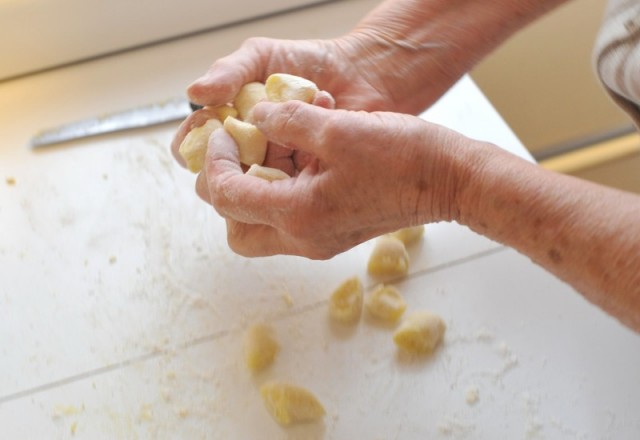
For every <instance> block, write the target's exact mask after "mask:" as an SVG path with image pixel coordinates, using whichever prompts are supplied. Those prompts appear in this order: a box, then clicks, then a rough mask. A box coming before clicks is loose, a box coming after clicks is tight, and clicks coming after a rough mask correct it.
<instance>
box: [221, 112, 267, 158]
mask: <svg viewBox="0 0 640 440" xmlns="http://www.w3.org/2000/svg"><path fill="white" fill-rule="evenodd" d="M224 129H225V130H226V131H227V133H229V134H230V135H231V137H232V138H233V140H234V141H236V145H238V154H239V156H240V162H241V163H243V164H245V165H253V164H254V163H255V164H258V165H262V162H264V158H265V156H266V154H267V138H266V137H265V135H264V134H262V132H261V131H260V130H258V127H256V126H255V125H253V124H250V123H248V122H244V121H241V120H239V119H236V118H233V117H231V116H229V117H228V118H227V119H225V120H224Z"/></svg>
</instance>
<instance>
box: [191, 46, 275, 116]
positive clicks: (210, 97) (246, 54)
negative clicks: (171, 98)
mask: <svg viewBox="0 0 640 440" xmlns="http://www.w3.org/2000/svg"><path fill="white" fill-rule="evenodd" d="M270 47H271V43H270V40H269V39H266V38H260V39H255V38H254V39H249V40H247V41H246V42H245V43H244V44H243V45H242V46H241V47H240V49H238V50H237V51H235V52H233V53H232V54H230V55H227V56H226V57H223V58H220V59H218V60H217V61H216V62H214V63H213V65H212V66H211V67H210V68H209V71H208V72H207V73H206V74H204V75H203V76H202V77H200V78H198V79H197V80H195V81H194V82H193V83H192V84H191V85H190V86H189V87H188V89H187V94H188V95H189V99H190V100H191V102H193V103H195V104H200V105H210V106H217V105H222V104H226V103H228V102H231V101H232V100H233V98H234V97H235V96H236V94H237V93H238V91H239V90H240V88H241V87H242V86H243V85H244V84H246V83H249V82H251V81H263V80H264V76H265V75H264V68H263V66H264V65H266V55H265V54H266V53H268V52H269V48H270Z"/></svg>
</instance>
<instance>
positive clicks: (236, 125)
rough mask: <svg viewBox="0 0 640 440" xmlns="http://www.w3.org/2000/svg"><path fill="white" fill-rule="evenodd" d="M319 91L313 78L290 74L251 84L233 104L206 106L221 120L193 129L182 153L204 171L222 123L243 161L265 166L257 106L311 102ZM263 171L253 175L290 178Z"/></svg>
mask: <svg viewBox="0 0 640 440" xmlns="http://www.w3.org/2000/svg"><path fill="white" fill-rule="evenodd" d="M318 91H319V89H318V86H316V84H315V83H313V82H312V81H309V80H308V79H305V78H301V77H299V76H295V75H289V74H286V73H274V74H272V75H270V76H269V77H268V78H267V80H266V82H265V84H262V83H260V82H250V83H247V84H245V85H244V86H242V88H241V89H240V91H239V92H238V94H237V95H236V97H235V98H234V101H233V105H229V104H227V105H222V106H219V107H215V108H214V109H210V108H208V107H205V108H206V109H209V110H214V113H215V117H216V118H217V119H210V120H209V121H207V122H206V123H205V124H204V125H203V126H201V127H196V128H193V129H192V130H191V131H190V132H189V133H188V134H187V136H185V138H184V140H183V141H182V144H181V145H180V148H179V149H178V152H179V153H180V155H181V156H182V158H183V159H184V160H185V162H186V163H187V168H188V169H189V170H190V171H192V172H194V173H198V172H200V171H201V170H202V168H203V166H204V158H205V155H206V151H207V147H208V142H209V137H210V136H211V133H212V132H213V131H214V130H215V129H217V128H220V124H221V123H222V124H223V126H224V129H225V130H226V131H227V132H228V133H229V134H230V135H231V137H232V138H233V140H234V141H235V142H236V144H237V146H238V153H239V156H240V162H241V163H242V164H244V165H247V166H251V165H262V163H263V162H264V159H265V156H266V152H267V138H266V137H265V136H264V135H263V134H262V132H260V130H259V129H258V127H256V126H255V125H253V124H252V123H251V111H252V110H253V107H254V106H255V105H256V104H257V103H259V102H261V101H265V100H269V101H274V102H284V101H290V100H299V101H304V102H307V103H311V102H313V99H314V97H315V94H316V93H317V92H318ZM212 121H215V122H212ZM261 171H262V170H258V171H256V170H255V169H254V171H253V172H252V174H251V175H253V176H257V177H261V178H266V179H267V180H271V181H272V180H279V179H284V178H288V177H289V176H288V175H286V173H282V174H278V173H275V172H272V171H268V172H266V173H263V172H261ZM285 176H286V177H285Z"/></svg>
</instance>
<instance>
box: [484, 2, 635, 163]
mask: <svg viewBox="0 0 640 440" xmlns="http://www.w3.org/2000/svg"><path fill="white" fill-rule="evenodd" d="M605 4H606V0H573V1H572V2H569V3H568V4H566V5H564V6H562V7H561V8H560V9H557V10H555V11H554V12H552V13H551V14H549V15H548V16H546V17H544V18H543V19H541V20H539V21H538V22H536V23H534V24H532V25H530V26H529V27H528V28H526V29H525V30H523V31H521V32H520V33H519V34H517V35H516V36H515V37H513V38H512V39H511V40H510V41H508V42H507V43H506V44H505V45H504V46H502V47H501V48H500V49H498V51H497V52H495V53H494V54H492V55H491V56H490V57H489V58H487V59H486V60H485V61H483V62H482V63H481V64H480V65H478V66H477V68H476V69H475V70H474V71H473V72H472V77H473V78H474V80H475V81H476V82H477V84H478V85H479V86H480V88H482V90H483V91H484V92H485V93H486V94H487V96H488V97H489V99H490V100H491V101H492V102H493V104H494V105H495V106H496V108H497V109H498V111H499V112H500V113H501V114H502V115H503V117H504V118H505V119H506V120H507V122H508V123H509V125H510V126H511V127H512V128H513V130H514V131H515V132H516V133H517V134H518V136H519V137H520V139H521V140H522V141H523V143H524V144H525V145H526V146H527V148H529V149H530V150H531V151H533V152H535V151H540V150H542V149H545V148H546V147H549V146H552V145H556V144H562V143H565V142H567V141H572V140H576V139H579V138H583V137H585V136H589V135H593V134H599V133H602V132H604V131H607V130H610V129H612V128H616V127H620V126H623V125H627V124H629V121H628V119H627V118H626V116H625V115H624V114H623V113H622V112H621V111H620V110H618V108H617V107H615V105H614V104H613V103H611V102H610V101H609V98H608V97H607V96H606V94H605V93H604V91H603V90H602V89H601V87H600V85H599V84H598V82H597V79H596V77H595V75H594V73H593V69H592V66H591V50H592V46H593V42H594V40H595V37H596V34H597V32H598V29H599V26H600V21H601V18H602V15H603V11H604V7H605Z"/></svg>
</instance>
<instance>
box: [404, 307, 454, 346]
mask: <svg viewBox="0 0 640 440" xmlns="http://www.w3.org/2000/svg"><path fill="white" fill-rule="evenodd" d="M446 328H447V327H446V325H445V323H444V321H443V320H442V318H440V316H438V315H436V314H435V313H431V312H428V311H420V312H414V313H412V314H411V315H409V316H407V318H406V319H405V320H404V321H403V322H402V324H400V326H399V327H398V329H397V330H396V331H395V333H394V334H393V341H394V342H395V343H396V345H397V346H398V347H400V348H402V349H404V350H406V351H407V352H409V353H414V354H429V353H431V352H432V351H433V350H434V348H436V346H437V345H438V343H440V341H441V340H442V337H443V336H444V332H445V330H446Z"/></svg>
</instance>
